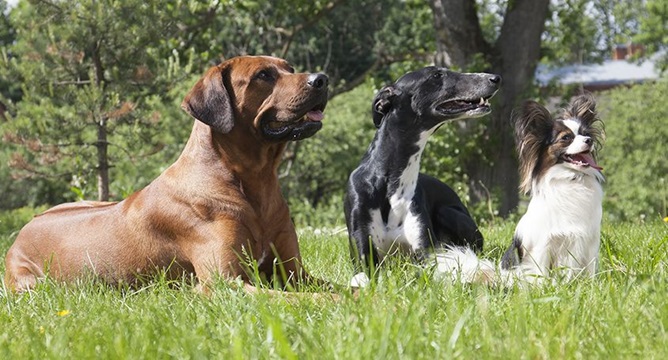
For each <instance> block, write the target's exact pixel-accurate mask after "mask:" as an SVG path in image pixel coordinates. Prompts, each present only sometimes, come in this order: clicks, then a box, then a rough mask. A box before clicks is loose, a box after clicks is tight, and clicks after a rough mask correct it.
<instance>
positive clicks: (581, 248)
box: [515, 165, 603, 277]
mask: <svg viewBox="0 0 668 360" xmlns="http://www.w3.org/2000/svg"><path fill="white" fill-rule="evenodd" d="M594 171H595V170H594ZM597 174H598V175H597ZM600 181H602V176H600V173H598V172H596V173H592V174H585V173H581V172H577V171H573V170H571V169H569V168H567V167H566V166H563V165H556V166H554V167H552V168H551V169H550V170H548V172H547V173H546V174H545V176H544V177H543V178H541V179H540V180H539V181H538V182H536V183H534V186H533V191H532V198H531V201H530V203H529V207H528V209H527V212H526V214H525V215H524V216H523V217H522V219H521V220H520V222H519V223H518V225H517V229H516V231H515V236H516V237H518V238H519V239H521V243H522V247H523V249H524V251H525V255H524V257H523V259H522V264H521V265H522V267H523V268H524V269H525V270H526V271H527V272H530V273H535V274H537V275H547V273H546V272H547V271H548V269H558V268H561V267H563V268H568V269H572V273H571V274H569V277H570V275H577V273H578V272H579V271H586V272H588V273H590V274H593V273H594V271H595V269H596V261H597V258H598V251H599V245H600V227H601V217H602V207H601V201H602V198H603V189H602V186H601V183H600Z"/></svg>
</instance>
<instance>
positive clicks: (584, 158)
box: [572, 153, 603, 171]
mask: <svg viewBox="0 0 668 360" xmlns="http://www.w3.org/2000/svg"><path fill="white" fill-rule="evenodd" d="M572 159H573V160H576V161H580V162H583V163H585V164H587V165H589V166H591V167H593V168H594V169H596V170H598V171H601V170H603V168H602V167H600V166H598V164H596V161H595V160H594V157H593V156H592V155H591V154H590V153H581V154H575V155H573V156H572Z"/></svg>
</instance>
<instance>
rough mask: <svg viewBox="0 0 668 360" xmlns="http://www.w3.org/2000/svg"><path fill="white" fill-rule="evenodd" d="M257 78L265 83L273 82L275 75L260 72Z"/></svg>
mask: <svg viewBox="0 0 668 360" xmlns="http://www.w3.org/2000/svg"><path fill="white" fill-rule="evenodd" d="M255 78H256V79H260V80H264V81H273V80H274V75H273V74H272V73H271V71H269V70H260V71H259V72H258V73H257V74H255Z"/></svg>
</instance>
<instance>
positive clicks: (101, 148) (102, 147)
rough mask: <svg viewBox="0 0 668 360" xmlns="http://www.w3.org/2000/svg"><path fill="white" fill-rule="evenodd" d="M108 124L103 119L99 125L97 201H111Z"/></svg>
mask: <svg viewBox="0 0 668 360" xmlns="http://www.w3.org/2000/svg"><path fill="white" fill-rule="evenodd" d="M108 144H109V143H108V142H107V124H106V120H104V119H102V120H100V122H99V123H98V125H97V144H96V147H97V199H98V200H99V201H109V157H108V156H107V147H108Z"/></svg>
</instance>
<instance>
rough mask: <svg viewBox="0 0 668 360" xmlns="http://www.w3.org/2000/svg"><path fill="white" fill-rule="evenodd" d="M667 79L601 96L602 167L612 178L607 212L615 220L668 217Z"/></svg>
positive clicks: (607, 175) (608, 193) (605, 211)
mask: <svg viewBox="0 0 668 360" xmlns="http://www.w3.org/2000/svg"><path fill="white" fill-rule="evenodd" d="M667 96H668V81H666V79H664V80H662V81H658V82H655V83H647V84H643V85H636V86H633V87H631V88H620V89H617V90H612V91H609V92H608V93H607V94H606V95H605V96H601V99H600V103H599V106H598V108H599V109H600V111H601V114H600V116H601V119H602V120H603V121H604V123H605V130H606V137H607V138H606V141H605V146H604V147H603V150H602V151H601V156H600V158H601V159H600V163H601V165H602V166H603V168H604V172H603V173H604V175H605V176H606V178H607V181H606V184H605V197H604V200H605V203H604V208H603V209H604V213H605V214H607V215H608V216H609V217H610V218H611V219H624V220H626V219H631V220H632V219H641V218H647V219H654V218H663V217H665V216H667V215H668V177H667V175H668V157H667V156H666V143H667V142H668V127H667V126H666V119H668V108H666V107H665V106H663V104H664V102H665V99H666V97H667Z"/></svg>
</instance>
